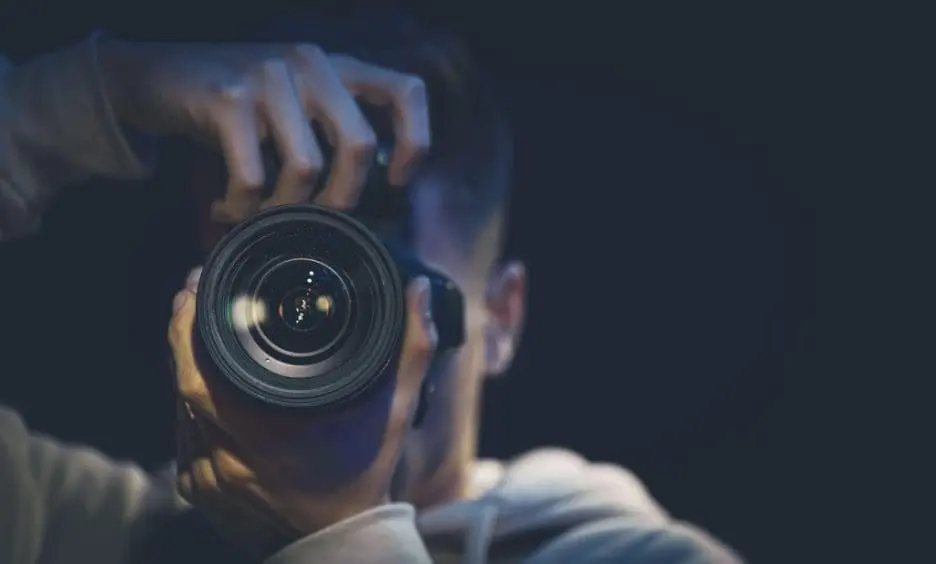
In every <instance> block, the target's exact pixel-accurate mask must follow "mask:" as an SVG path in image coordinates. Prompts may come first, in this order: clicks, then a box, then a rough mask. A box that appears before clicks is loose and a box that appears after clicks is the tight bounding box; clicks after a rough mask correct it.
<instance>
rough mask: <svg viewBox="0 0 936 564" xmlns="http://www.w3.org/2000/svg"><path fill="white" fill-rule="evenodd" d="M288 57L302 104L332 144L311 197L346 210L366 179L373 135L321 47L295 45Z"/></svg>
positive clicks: (372, 152) (356, 196)
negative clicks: (324, 174) (319, 186)
mask: <svg viewBox="0 0 936 564" xmlns="http://www.w3.org/2000/svg"><path fill="white" fill-rule="evenodd" d="M290 58H291V59H292V60H294V61H295V67H294V68H295V70H296V72H295V74H294V76H295V78H296V86H297V87H298V88H299V91H300V94H301V95H302V97H303V100H304V102H305V104H306V112H307V113H308V114H309V115H312V116H313V117H315V118H316V119H317V120H320V121H321V122H322V124H323V125H324V126H325V131H326V133H327V134H328V136H329V141H330V142H331V143H332V145H334V146H335V155H334V157H332V162H331V163H329V165H330V173H329V177H328V181H327V182H326V184H325V188H324V189H323V190H322V192H321V193H320V194H318V195H317V197H316V199H315V201H316V202H317V203H319V204H321V205H324V206H328V207H332V208H335V209H339V210H349V209H351V208H353V207H354V205H355V204H356V203H357V200H358V198H359V197H360V194H361V189H362V188H363V186H364V182H365V181H366V180H367V172H368V169H369V168H370V165H371V159H372V158H373V154H374V148H375V146H376V143H377V140H376V136H375V135H374V131H373V129H371V126H370V124H369V123H367V120H366V119H365V118H364V114H362V113H361V109H360V108H359V107H358V105H357V102H356V101H355V100H354V97H353V96H352V95H351V93H350V92H348V90H347V89H346V88H345V87H344V85H343V84H342V83H341V79H340V77H339V76H338V75H337V74H336V73H335V72H334V70H333V69H332V67H331V63H330V62H329V60H328V57H327V56H326V55H325V54H324V53H323V52H322V50H321V49H319V48H318V47H315V46H310V45H302V46H298V47H296V48H295V49H294V51H293V52H292V54H291V57H290Z"/></svg>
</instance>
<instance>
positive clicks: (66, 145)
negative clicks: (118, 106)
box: [0, 41, 146, 239]
mask: <svg viewBox="0 0 936 564" xmlns="http://www.w3.org/2000/svg"><path fill="white" fill-rule="evenodd" d="M145 170H146V167H145V165H144V162H143V161H141V159H140V157H139V156H138V155H137V154H136V153H135V152H134V151H133V149H131V147H130V146H129V144H128V143H127V141H126V139H125V138H124V136H123V134H122V132H121V128H120V127H119V125H118V123H117V122H116V120H115V119H114V116H113V112H112V110H111V107H110V104H109V102H108V99H107V96H106V93H105V91H104V88H103V86H102V82H101V77H100V72H99V69H98V67H97V61H96V52H95V45H94V42H93V41H86V42H83V43H80V44H77V45H74V46H72V47H69V48H67V49H65V50H62V51H59V52H56V53H52V54H49V55H45V56H42V57H39V58H36V59H33V60H30V61H28V62H26V63H24V64H22V65H20V66H16V67H13V66H10V65H7V64H0V239H9V238H13V237H17V236H21V235H23V234H26V233H29V232H30V231H32V230H34V229H35V228H36V227H37V226H38V224H39V221H40V219H41V214H42V211H43V209H44V207H45V205H46V204H47V203H48V202H49V201H50V200H51V199H52V198H53V197H54V196H55V194H56V192H57V191H58V189H60V188H61V187H63V186H66V185H68V184H72V183H76V182H80V181H83V180H87V179H89V178H91V177H94V176H109V177H114V178H138V177H140V176H142V175H143V174H144V173H145Z"/></svg>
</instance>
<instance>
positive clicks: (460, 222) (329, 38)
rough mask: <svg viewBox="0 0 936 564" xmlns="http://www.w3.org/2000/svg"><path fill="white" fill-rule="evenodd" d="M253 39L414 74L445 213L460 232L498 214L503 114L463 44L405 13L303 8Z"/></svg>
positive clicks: (505, 183) (505, 179)
mask: <svg viewBox="0 0 936 564" xmlns="http://www.w3.org/2000/svg"><path fill="white" fill-rule="evenodd" d="M249 38H250V39H251V40H254V41H262V42H274V41H275V42H287V43H293V42H295V43H304V42H307V43H315V44H316V45H318V46H320V47H322V48H323V49H324V50H326V51H329V52H336V53H344V54H348V55H351V56H355V57H358V58H361V59H362V60H365V61H368V62H373V63H375V64H380V65H383V66H386V67H388V68H394V69H396V70H400V71H404V72H407V73H411V74H415V75H418V76H420V77H421V78H422V79H423V80H424V81H425V83H426V89H427V91H428V96H429V105H430V109H431V112H432V115H431V118H432V120H431V121H432V130H433V131H432V134H433V147H432V150H431V151H430V154H429V155H428V156H427V165H428V166H430V167H432V168H436V169H438V170H441V171H443V174H445V175H446V180H447V183H449V184H451V187H452V188H451V190H449V191H448V192H447V193H446V194H445V196H444V197H443V202H444V205H445V207H446V212H447V213H448V215H449V216H450V217H451V219H452V221H454V222H455V223H456V225H457V227H458V228H459V230H460V232H462V233H464V234H466V235H472V236H473V235H475V234H477V233H478V230H479V229H480V228H481V227H483V226H485V225H489V224H490V220H491V219H492V218H494V217H495V216H496V217H497V219H498V220H499V221H500V220H501V219H502V218H503V217H504V216H505V215H506V214H505V212H506V208H507V204H508V200H509V196H510V177H511V173H512V168H513V158H514V155H513V134H512V130H511V126H510V122H509V119H508V117H507V113H506V111H505V108H504V105H503V102H502V100H501V99H500V98H499V96H498V93H497V92H496V91H495V89H494V88H493V87H492V84H491V80H490V78H489V76H487V75H485V74H484V73H483V72H482V71H481V69H480V67H479V65H478V64H477V62H476V59H475V58H474V57H473V56H472V54H471V52H470V51H469V49H468V47H467V45H466V44H465V43H463V42H462V41H460V40H459V39H457V38H455V37H454V36H452V35H449V34H446V33H443V32H438V31H435V30H432V31H430V30H427V29H426V28H423V27H420V26H419V24H417V23H416V22H415V20H414V19H413V18H412V17H410V16H409V15H393V16H390V15H388V14H386V13H380V14H379V16H377V15H375V16H373V17H366V16H359V15H355V16H349V15H341V16H336V15H333V14H323V13H322V12H320V11H306V12H300V13H298V14H295V13H293V14H289V15H288V17H283V16H281V17H279V18H276V19H274V20H273V21H271V22H269V23H268V24H267V25H265V26H264V27H262V28H261V29H259V30H257V31H256V32H254V33H252V34H250V37H249Z"/></svg>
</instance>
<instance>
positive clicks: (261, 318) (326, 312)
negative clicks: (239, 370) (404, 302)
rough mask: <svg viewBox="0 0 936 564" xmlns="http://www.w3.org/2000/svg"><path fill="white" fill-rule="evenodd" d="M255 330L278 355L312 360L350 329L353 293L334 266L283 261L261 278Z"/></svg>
mask: <svg viewBox="0 0 936 564" xmlns="http://www.w3.org/2000/svg"><path fill="white" fill-rule="evenodd" d="M255 288H256V289H255V290H254V292H253V296H252V299H251V300H250V301H251V307H250V310H251V311H250V317H251V320H250V321H251V322H250V325H251V326H252V327H253V328H254V329H255V331H256V333H257V336H258V337H260V339H259V343H258V344H260V345H261V347H263V348H264V349H267V350H269V352H271V353H272V354H275V355H276V356H282V355H286V356H290V357H296V356H308V355H314V354H317V353H319V352H322V351H324V350H325V349H327V348H329V347H331V346H332V345H334V344H335V343H337V342H338V341H340V340H341V338H342V336H343V335H344V333H345V332H346V330H347V329H348V325H349V320H350V316H351V310H352V299H351V292H350V290H349V287H348V285H347V284H346V283H345V281H344V280H343V279H342V277H341V276H340V275H339V274H338V273H337V272H335V270H334V269H332V268H331V267H330V266H328V265H325V264H324V263H322V262H319V261H316V260H313V259H309V258H292V259H287V260H284V261H281V262H279V263H277V264H275V265H274V266H272V267H271V268H270V269H269V270H266V272H265V274H264V275H263V276H262V278H260V280H259V281H258V283H257V284H256V287H255Z"/></svg>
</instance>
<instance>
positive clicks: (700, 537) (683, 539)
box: [524, 517, 744, 564]
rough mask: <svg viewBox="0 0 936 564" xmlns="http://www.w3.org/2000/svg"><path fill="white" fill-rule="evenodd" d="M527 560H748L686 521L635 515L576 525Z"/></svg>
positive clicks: (665, 563)
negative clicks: (647, 520) (640, 518)
mask: <svg viewBox="0 0 936 564" xmlns="http://www.w3.org/2000/svg"><path fill="white" fill-rule="evenodd" d="M524 562H525V564H567V563H569V562H576V563H580V564H614V563H619V562H629V563H632V564H743V563H744V560H743V559H742V558H741V557H740V556H739V555H738V554H736V553H735V552H734V551H732V550H731V549H730V548H728V547H727V546H725V545H723V544H722V543H720V542H719V541H717V540H716V539H714V538H712V537H711V536H710V535H708V534H706V533H705V532H703V531H701V530H699V529H697V528H695V527H692V526H690V525H686V524H681V523H665V524H660V523H642V524H641V523H635V522H634V520H633V518H631V517H615V518H608V519H603V520H600V521H595V522H592V523H588V524H585V525H582V526H579V527H575V528H573V529H571V530H570V531H568V532H566V533H565V534H563V535H561V536H559V537H558V538H556V539H554V540H553V541H552V542H550V543H548V544H546V545H545V546H543V547H542V548H541V549H540V550H538V551H537V552H536V553H534V554H532V555H531V556H530V557H529V558H528V559H527V560H525V561H524Z"/></svg>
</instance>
